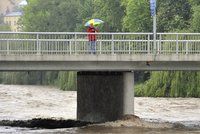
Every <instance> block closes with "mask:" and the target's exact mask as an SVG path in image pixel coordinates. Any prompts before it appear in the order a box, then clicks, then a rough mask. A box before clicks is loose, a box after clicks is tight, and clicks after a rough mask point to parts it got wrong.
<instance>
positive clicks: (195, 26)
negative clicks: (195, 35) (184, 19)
mask: <svg viewBox="0 0 200 134" xmlns="http://www.w3.org/2000/svg"><path fill="white" fill-rule="evenodd" d="M193 12H194V13H193V15H192V22H191V27H192V30H193V31H194V32H200V19H199V17H200V5H198V6H194V7H193Z"/></svg>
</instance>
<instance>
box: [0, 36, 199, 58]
mask: <svg viewBox="0 0 200 134" xmlns="http://www.w3.org/2000/svg"><path fill="white" fill-rule="evenodd" d="M95 35H96V37H97V41H96V54H200V34H198V33H193V34H192V33H158V34H157V40H156V44H155V46H154V44H153V34H152V33H95ZM90 53H91V48H90V46H89V42H88V33H81V32H76V33H71V32H55V33H50V32H33V33H31V32H0V54H3V55H8V54H29V55H30V54H66V55H67V54H69V55H70V54H71V55H72V54H90Z"/></svg>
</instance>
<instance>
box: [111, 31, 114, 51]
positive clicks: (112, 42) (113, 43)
mask: <svg viewBox="0 0 200 134" xmlns="http://www.w3.org/2000/svg"><path fill="white" fill-rule="evenodd" d="M111 45H112V46H111V47H112V50H111V51H112V54H114V34H112V44H111Z"/></svg>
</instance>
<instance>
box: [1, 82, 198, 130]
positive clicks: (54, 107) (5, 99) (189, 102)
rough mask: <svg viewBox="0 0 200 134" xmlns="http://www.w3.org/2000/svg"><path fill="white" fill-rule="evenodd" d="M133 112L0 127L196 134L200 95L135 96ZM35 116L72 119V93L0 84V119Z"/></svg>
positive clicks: (74, 103)
mask: <svg viewBox="0 0 200 134" xmlns="http://www.w3.org/2000/svg"><path fill="white" fill-rule="evenodd" d="M133 103H134V104H135V115H136V116H138V117H139V118H136V119H135V118H127V119H122V120H118V121H115V122H107V123H103V124H95V125H89V126H82V127H73V128H60V129H44V128H43V129H42V128H26V127H10V126H0V133H15V134H27V133H30V134H35V133H37V134H38V133H39V134H49V133H60V134H65V133H70V134H93V133H98V134H108V133H109V134H122V133H123V134H172V133H173V134H200V98H147V97H139V98H138V97H136V98H135V99H134V100H133ZM35 118H42V119H47V118H48V119H56V120H68V119H72V120H75V119H76V92H72V91H70V92H68V91H60V90H59V89H56V88H53V87H44V86H21V85H0V122H1V121H2V120H10V121H13V120H23V121H24V120H25V121H26V120H31V119H35Z"/></svg>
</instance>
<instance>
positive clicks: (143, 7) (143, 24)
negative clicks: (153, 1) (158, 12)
mask: <svg viewBox="0 0 200 134" xmlns="http://www.w3.org/2000/svg"><path fill="white" fill-rule="evenodd" d="M126 2H127V3H125V2H124V3H125V4H124V5H125V6H126V16H125V17H124V20H123V28H124V31H131V32H150V31H152V19H151V16H150V11H149V2H148V1H146V0H128V1H126Z"/></svg>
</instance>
